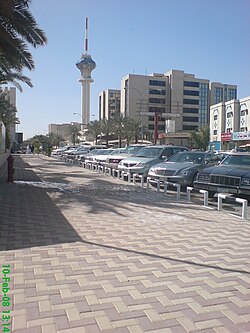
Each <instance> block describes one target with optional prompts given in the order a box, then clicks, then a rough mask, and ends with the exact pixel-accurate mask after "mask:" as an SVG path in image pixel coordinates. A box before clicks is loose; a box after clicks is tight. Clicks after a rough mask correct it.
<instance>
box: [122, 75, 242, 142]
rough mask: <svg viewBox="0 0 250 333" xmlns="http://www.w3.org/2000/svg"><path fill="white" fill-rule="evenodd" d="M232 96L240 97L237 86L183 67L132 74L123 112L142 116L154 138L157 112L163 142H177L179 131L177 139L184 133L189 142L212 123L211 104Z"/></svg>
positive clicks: (124, 87) (125, 89)
mask: <svg viewBox="0 0 250 333" xmlns="http://www.w3.org/2000/svg"><path fill="white" fill-rule="evenodd" d="M231 96H233V98H236V97H237V86H236V85H228V84H223V83H218V82H215V83H214V82H210V81H209V80H208V79H202V78H196V77H195V75H194V74H188V73H185V72H184V71H182V70H170V71H169V72H166V73H164V74H158V73H153V74H151V75H135V74H129V75H127V76H125V77H124V78H123V79H122V81H121V113H123V114H125V115H128V116H130V117H133V118H137V119H139V120H140V122H141V126H142V128H143V131H142V132H143V133H144V134H145V133H149V136H151V137H152V135H154V129H155V126H156V123H155V116H154V115H155V114H156V113H157V115H158V133H159V138H161V139H162V140H161V142H166V143H169V142H170V141H171V142H173V140H174V135H173V133H178V135H176V139H177V137H178V138H180V133H182V134H181V137H182V138H186V139H183V140H184V141H183V142H188V140H189V133H190V131H192V130H199V129H200V128H202V127H204V126H207V125H208V124H209V118H210V114H209V111H210V106H211V105H212V104H214V101H215V100H216V101H217V100H219V101H220V102H222V101H223V102H225V101H228V100H229V98H230V97H231ZM184 133H186V134H184ZM168 138H170V141H169V140H168ZM174 142H175V143H176V142H177V141H176V140H174Z"/></svg>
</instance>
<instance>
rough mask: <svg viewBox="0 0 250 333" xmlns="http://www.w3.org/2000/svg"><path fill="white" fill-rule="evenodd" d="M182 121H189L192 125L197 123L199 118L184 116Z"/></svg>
mask: <svg viewBox="0 0 250 333" xmlns="http://www.w3.org/2000/svg"><path fill="white" fill-rule="evenodd" d="M183 121H189V122H192V123H198V121H199V118H198V117H187V116H184V117H183Z"/></svg>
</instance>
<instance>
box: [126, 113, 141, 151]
mask: <svg viewBox="0 0 250 333" xmlns="http://www.w3.org/2000/svg"><path fill="white" fill-rule="evenodd" d="M124 130H125V139H126V142H127V145H129V143H130V141H131V140H133V139H134V141H135V143H137V142H138V136H139V134H140V122H139V121H137V120H135V119H133V118H129V117H126V118H125V123H124Z"/></svg>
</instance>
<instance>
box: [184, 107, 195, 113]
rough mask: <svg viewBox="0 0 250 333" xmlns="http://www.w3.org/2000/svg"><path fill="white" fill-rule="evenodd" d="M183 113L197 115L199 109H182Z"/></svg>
mask: <svg viewBox="0 0 250 333" xmlns="http://www.w3.org/2000/svg"><path fill="white" fill-rule="evenodd" d="M183 113H199V109H195V108H183Z"/></svg>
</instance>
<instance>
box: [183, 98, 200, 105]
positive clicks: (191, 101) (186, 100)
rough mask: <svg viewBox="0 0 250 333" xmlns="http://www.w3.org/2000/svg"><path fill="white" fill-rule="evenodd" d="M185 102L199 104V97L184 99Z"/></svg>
mask: <svg viewBox="0 0 250 333" xmlns="http://www.w3.org/2000/svg"><path fill="white" fill-rule="evenodd" d="M183 104H194V105H199V100H198V99H186V98H184V99H183Z"/></svg>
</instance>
